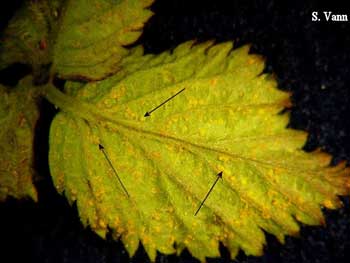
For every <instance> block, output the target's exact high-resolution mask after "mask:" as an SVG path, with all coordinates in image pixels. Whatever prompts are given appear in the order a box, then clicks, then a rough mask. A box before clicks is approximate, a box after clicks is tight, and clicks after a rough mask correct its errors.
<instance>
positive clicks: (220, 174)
mask: <svg viewBox="0 0 350 263" xmlns="http://www.w3.org/2000/svg"><path fill="white" fill-rule="evenodd" d="M216 176H217V177H216V180H215V182H214V183H213V185H212V186H211V188H210V190H209V191H208V193H207V195H206V196H205V197H204V199H203V201H202V203H201V204H200V205H199V207H198V209H197V211H196V213H195V214H194V216H196V215H197V214H198V212H199V210H201V208H202V206H203V204H204V202H205V200H207V198H208V196H209V195H210V193H211V191H212V190H213V188H214V186H215V185H216V183H217V182H218V181H219V179H222V172H220V173H218V174H217V175H216Z"/></svg>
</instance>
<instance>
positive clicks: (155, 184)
mask: <svg viewBox="0 0 350 263" xmlns="http://www.w3.org/2000/svg"><path fill="white" fill-rule="evenodd" d="M248 49H249V48H248V47H247V46H244V47H242V48H239V49H236V50H232V44H231V43H224V44H220V45H215V46H214V45H213V44H212V43H204V44H200V45H193V43H192V42H187V43H185V44H182V45H180V46H179V47H178V48H176V49H175V50H174V51H173V52H172V53H171V54H170V53H167V52H166V53H163V54H161V55H159V56H148V57H147V59H145V60H142V62H141V63H142V67H137V66H135V65H134V64H132V63H130V64H129V65H134V66H130V68H132V70H131V69H129V70H130V71H129V74H123V75H118V74H117V75H116V76H113V77H112V78H109V79H106V80H104V81H101V82H94V83H89V84H87V85H86V86H84V87H81V88H80V89H79V90H78V91H77V93H76V94H75V96H74V97H72V96H67V95H65V94H63V93H61V92H59V91H58V90H55V89H53V88H52V87H47V98H48V99H49V100H50V101H51V102H53V103H54V104H56V105H57V106H59V107H60V108H61V112H60V113H59V114H58V115H57V116H56V117H55V119H54V121H53V123H52V126H51V131H50V153H49V162H50V169H51V173H52V177H53V181H54V184H55V186H56V187H57V190H58V191H59V192H61V193H63V192H64V193H65V195H66V196H67V198H68V200H69V201H70V202H73V201H76V202H77V206H78V209H79V214H80V217H81V220H82V222H83V223H84V224H85V225H90V226H91V227H92V229H94V230H95V231H96V232H97V233H98V234H100V235H101V236H105V234H106V232H107V229H108V228H110V229H111V230H112V231H113V233H114V236H115V237H116V238H118V237H121V239H122V241H123V242H124V244H125V246H126V248H127V250H128V251H129V253H130V254H131V255H133V254H134V252H135V250H136V249H137V247H138V244H139V240H140V241H141V242H142V244H143V245H144V247H145V249H146V251H147V253H148V255H149V256H150V258H151V260H154V259H155V256H156V251H159V252H162V253H174V252H177V253H180V252H181V250H182V249H183V248H184V247H187V248H188V249H189V251H190V252H191V253H192V254H193V256H195V257H197V258H198V259H200V260H201V261H204V260H205V257H217V256H219V249H218V247H219V242H222V243H223V244H224V245H225V246H227V247H228V249H229V251H230V252H231V256H232V257H233V258H234V257H235V256H236V254H237V252H238V250H239V249H243V250H244V251H245V253H246V254H248V255H261V254H262V252H263V246H264V244H265V242H266V241H265V235H264V232H263V230H265V231H267V232H269V233H272V234H274V235H275V236H276V237H277V238H278V239H279V240H280V241H281V242H283V241H284V237H285V235H295V234H297V233H298V231H299V224H298V222H302V223H304V224H310V225H317V224H322V223H324V218H323V215H322V211H321V207H322V206H324V207H327V208H336V207H339V206H340V204H341V202H340V201H339V199H338V197H337V195H343V194H348V193H349V192H348V190H349V185H350V184H349V177H348V173H349V169H348V168H347V169H345V167H344V165H343V164H341V165H338V166H336V167H328V165H329V161H330V156H328V155H327V154H324V153H321V152H319V151H317V152H314V153H312V154H309V153H305V152H304V151H303V150H302V146H303V145H304V143H305V140H306V137H307V135H306V133H305V132H302V131H296V130H292V129H287V128H286V125H287V124H288V120H289V116H288V114H281V111H283V109H284V108H285V107H288V106H290V102H289V94H288V93H286V92H283V91H280V90H278V89H277V88H276V86H277V84H276V81H275V79H274V78H273V77H272V76H271V75H268V74H262V70H263V67H264V63H263V60H262V59H261V58H260V57H259V56H257V55H248ZM131 61H132V59H131ZM126 68H128V67H126ZM183 88H185V90H184V91H183V92H182V93H180V94H179V95H178V96H176V97H175V98H173V99H171V100H170V101H168V102H167V103H166V104H164V105H163V106H162V107H160V108H158V109H157V110H156V111H154V112H153V113H152V114H151V116H149V117H144V114H145V113H146V112H147V111H150V110H151V109H153V108H155V107H156V106H157V105H160V104H161V103H162V102H164V101H166V100H167V99H168V98H169V97H171V96H172V95H174V94H175V93H177V92H178V91H180V90H182V89H183ZM99 145H101V146H102V147H104V149H103V151H102V150H101V149H100V148H101V147H99ZM114 170H115V171H114ZM219 172H223V178H222V180H220V181H219V182H218V183H217V185H216V186H215V188H214V189H213V191H212V192H211V194H210V196H209V198H208V199H207V200H206V202H205V204H204V206H203V207H202V209H201V210H200V211H199V213H198V215H197V216H194V213H195V211H196V210H197V208H198V206H199V204H200V202H201V201H202V199H203V198H204V196H205V194H206V193H207V192H208V190H209V188H210V187H211V185H212V184H213V182H214V180H215V179H216V176H217V174H218V173H219ZM116 173H117V174H118V176H119V178H120V180H121V181H122V183H123V185H125V188H126V189H127V191H128V193H129V194H130V198H128V197H127V195H126V194H125V191H124V190H123V188H122V185H121V183H120V182H119V180H118V177H117V175H116ZM174 244H176V246H174Z"/></svg>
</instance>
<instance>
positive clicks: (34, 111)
mask: <svg viewBox="0 0 350 263" xmlns="http://www.w3.org/2000/svg"><path fill="white" fill-rule="evenodd" d="M37 92H38V90H37V89H35V88H33V85H32V78H31V77H27V78H25V79H23V80H21V81H20V82H19V84H18V86H17V87H16V88H15V89H6V88H5V87H4V86H2V85H0V126H1V130H0V201H3V200H5V199H6V197H8V196H12V197H15V198H22V197H31V198H33V199H34V200H37V192H36V189H35V187H34V185H33V174H34V171H33V141H34V130H35V124H36V121H37V120H38V117H39V111H38V108H37V104H36V98H37V96H38V93H37Z"/></svg>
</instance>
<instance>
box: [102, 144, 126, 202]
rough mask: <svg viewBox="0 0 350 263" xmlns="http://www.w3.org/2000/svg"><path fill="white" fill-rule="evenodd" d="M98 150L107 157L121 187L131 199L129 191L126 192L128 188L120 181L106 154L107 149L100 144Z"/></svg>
mask: <svg viewBox="0 0 350 263" xmlns="http://www.w3.org/2000/svg"><path fill="white" fill-rule="evenodd" d="M98 148H99V149H100V151H101V152H102V153H103V155H104V156H105V158H106V160H107V162H108V164H109V165H110V166H111V168H112V170H113V172H114V174H115V176H116V177H117V179H118V181H119V183H120V185H121V186H122V188H123V190H124V192H125V194H126V196H127V197H128V198H129V197H130V196H129V193H128V191H127V190H126V188H125V186H124V184H123V182H122V180H120V177H119V175H118V173H117V171H116V170H115V169H114V166H113V164H112V162H111V160H110V159H109V157H108V155H107V153H106V151H105V147H103V146H102V145H101V144H99V145H98Z"/></svg>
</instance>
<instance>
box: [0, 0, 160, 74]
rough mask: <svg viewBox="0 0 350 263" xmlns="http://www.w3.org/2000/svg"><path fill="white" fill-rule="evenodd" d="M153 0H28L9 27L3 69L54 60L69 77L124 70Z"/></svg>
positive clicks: (2, 50)
mask: <svg viewBox="0 0 350 263" xmlns="http://www.w3.org/2000/svg"><path fill="white" fill-rule="evenodd" d="M152 2H153V0H93V1H85V0H62V1H58V0H56V1H49V0H43V1H28V2H26V3H25V5H24V6H23V8H21V9H20V10H19V11H18V12H17V13H16V15H15V16H14V18H13V19H12V20H11V21H10V23H9V26H8V28H7V29H6V30H5V32H4V34H3V37H2V40H1V44H0V54H1V55H0V69H2V68H4V67H6V66H8V65H10V64H12V63H16V62H20V63H24V64H29V65H31V66H32V67H33V68H34V69H40V68H41V67H42V66H43V65H49V64H50V63H53V70H51V73H52V74H54V73H58V75H59V77H61V78H65V79H83V80H97V79H103V78H105V77H107V76H109V75H112V74H114V73H115V72H117V71H119V70H120V67H119V65H118V64H119V63H120V62H121V60H122V59H123V57H126V56H127V55H128V54H129V52H130V51H129V49H127V48H126V47H125V46H126V45H130V44H132V43H134V42H135V41H136V40H137V39H138V37H139V36H140V35H141V33H142V28H143V24H144V23H145V22H146V21H147V20H148V19H149V18H150V16H151V15H152V12H151V11H149V10H148V9H146V8H147V7H149V6H150V5H151V4H152Z"/></svg>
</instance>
